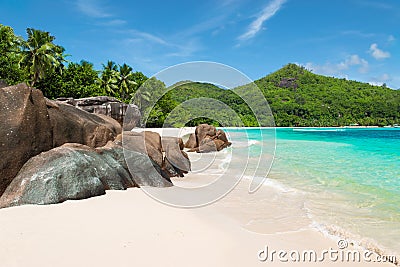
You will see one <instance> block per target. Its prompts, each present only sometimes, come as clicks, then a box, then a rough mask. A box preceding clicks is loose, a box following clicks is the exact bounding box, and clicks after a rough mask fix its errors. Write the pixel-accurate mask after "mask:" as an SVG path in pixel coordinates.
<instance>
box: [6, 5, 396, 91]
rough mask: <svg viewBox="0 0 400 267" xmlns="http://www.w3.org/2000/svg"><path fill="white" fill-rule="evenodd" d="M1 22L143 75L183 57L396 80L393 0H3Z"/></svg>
mask: <svg viewBox="0 0 400 267" xmlns="http://www.w3.org/2000/svg"><path fill="white" fill-rule="evenodd" d="M0 9H1V18H0V23H1V24H4V25H9V26H12V27H13V28H14V29H15V32H16V34H18V35H21V36H23V37H26V35H25V29H26V28H27V27H33V28H37V29H41V30H46V31H49V32H51V33H52V34H53V35H54V36H55V37H56V41H55V43H56V44H59V45H62V46H64V47H65V48H66V53H67V54H71V55H72V56H71V57H69V60H71V61H76V62H79V61H80V60H81V59H85V60H88V61H90V62H92V63H94V64H95V66H96V68H100V67H101V63H105V62H106V61H107V60H113V61H115V62H117V63H119V64H122V63H127V64H129V65H131V66H132V67H133V68H134V70H138V71H142V72H143V73H145V74H146V75H148V76H151V75H153V74H155V73H156V72H158V71H160V70H162V69H164V68H166V67H169V66H171V65H175V64H178V63H183V62H187V61H198V60H200V61H215V62H220V63H223V64H227V65H230V66H232V67H234V68H237V69H238V70H240V71H242V72H243V73H244V74H246V75H248V76H249V77H250V78H251V79H253V80H254V79H258V78H261V77H263V76H265V75H267V74H269V73H271V72H273V71H275V70H277V69H279V68H281V67H282V66H283V65H285V64H287V63H289V62H293V63H298V64H301V65H303V66H305V67H307V68H308V69H311V70H312V71H313V72H315V73H320V74H324V75H328V76H335V77H345V78H348V79H352V80H360V81H364V82H370V83H374V84H382V83H386V84H387V85H388V86H390V87H392V88H396V89H397V88H400V64H399V63H400V61H399V59H400V57H399V54H400V49H399V44H400V31H399V30H400V23H399V22H400V1H398V0H337V1H331V0H286V1H285V0H219V1H208V0H204V1H190V0H188V1H151V0H148V1H143V0H142V1H128V0H118V1H111V0H58V1H54V0H35V1H23V0H2V1H1V7H0Z"/></svg>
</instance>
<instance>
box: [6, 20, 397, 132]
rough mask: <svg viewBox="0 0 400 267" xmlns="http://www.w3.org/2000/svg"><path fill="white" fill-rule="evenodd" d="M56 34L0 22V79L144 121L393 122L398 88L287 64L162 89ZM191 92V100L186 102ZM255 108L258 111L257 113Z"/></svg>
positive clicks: (156, 82)
mask: <svg viewBox="0 0 400 267" xmlns="http://www.w3.org/2000/svg"><path fill="white" fill-rule="evenodd" d="M55 40H56V38H55V37H54V36H53V35H51V34H50V33H49V32H46V31H41V30H37V29H33V28H28V29H27V39H26V40H25V39H23V38H22V37H20V36H17V35H15V33H14V31H13V29H12V28H11V27H9V26H4V25H1V24H0V81H4V82H6V83H7V84H10V85H12V84H17V83H20V82H26V83H28V84H29V85H30V86H34V87H36V88H38V89H40V90H42V92H43V94H44V95H45V96H46V97H48V98H51V99H55V98H60V97H73V98H83V97H90V96H98V95H107V96H112V97H115V98H117V99H120V100H121V101H123V102H126V103H129V102H130V101H131V100H132V101H133V102H134V103H135V104H136V105H137V106H138V107H139V109H140V111H141V112H142V114H143V123H145V124H146V125H147V126H148V127H160V126H163V125H164V123H165V125H167V126H184V125H190V126H193V125H197V124H199V123H202V122H206V123H210V124H215V125H224V126H270V125H271V124H272V123H273V122H272V121H271V120H270V119H271V118H273V119H274V121H275V124H276V126H343V125H350V124H355V125H356V124H358V125H379V126H385V125H393V124H400V90H393V89H390V88H387V86H386V84H383V85H382V86H373V85H370V84H368V83H361V82H357V81H351V80H347V79H344V78H343V79H338V78H334V77H326V76H322V75H317V74H314V73H312V72H311V71H309V70H307V69H305V68H304V67H302V66H298V65H296V64H288V65H286V66H284V67H283V68H281V69H280V70H278V71H276V72H274V73H271V74H269V75H267V76H265V77H263V78H261V79H259V80H256V81H255V82H254V83H252V84H247V85H243V86H240V87H237V88H232V89H231V90H226V89H223V88H220V87H218V86H215V85H213V84H208V83H199V82H192V81H182V82H179V83H178V84H175V85H173V86H171V87H169V88H166V85H165V84H164V83H163V82H162V81H160V80H157V79H156V78H154V77H153V78H151V79H148V77H146V76H145V75H144V74H143V73H142V72H139V71H134V70H133V68H132V67H131V66H129V65H127V64H126V63H123V64H117V63H115V62H113V61H111V60H109V61H107V62H106V63H105V64H103V65H102V68H101V70H96V69H95V67H94V65H93V64H92V63H90V62H88V61H85V60H82V61H80V62H79V63H77V62H70V61H68V55H66V54H65V49H64V47H62V46H60V45H58V44H56V43H55ZM253 90H258V91H261V93H262V95H261V97H259V98H262V96H264V97H265V99H266V100H267V101H268V103H269V106H270V109H271V110H269V109H268V107H266V106H264V104H262V103H264V102H262V101H258V100H259V99H254V100H255V101H251V102H252V103H246V102H245V101H244V100H243V99H242V98H241V97H240V96H239V95H241V96H243V95H251V94H253V93H254V92H255V91H253ZM167 91H168V92H167ZM165 92H167V93H165ZM193 99H198V100H197V101H190V100H193ZM207 99H214V100H218V101H217V102H213V101H210V100H207ZM207 101H208V102H207ZM210 103H211V104H210ZM257 103H259V104H257ZM216 108H218V112H215V109H216ZM260 110H262V112H260ZM200 111H203V113H201V112H200ZM271 111H272V113H271ZM254 112H255V113H258V114H261V117H262V118H261V120H260V116H258V118H256V116H255V115H254ZM216 113H217V114H216ZM199 114H200V115H199ZM201 114H203V115H201ZM215 115H218V116H215Z"/></svg>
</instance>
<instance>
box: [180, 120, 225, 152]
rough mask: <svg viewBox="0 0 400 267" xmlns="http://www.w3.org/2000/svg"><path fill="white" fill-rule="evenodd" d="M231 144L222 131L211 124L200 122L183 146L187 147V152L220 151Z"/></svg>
mask: <svg viewBox="0 0 400 267" xmlns="http://www.w3.org/2000/svg"><path fill="white" fill-rule="evenodd" d="M231 144H232V143H231V142H229V141H228V138H227V136H226V134H225V132H224V131H222V130H218V131H217V130H216V128H215V127H214V126H212V125H208V124H200V125H199V126H197V127H196V130H195V133H194V134H191V135H190V137H189V140H188V141H187V142H186V144H185V147H186V148H189V152H199V153H209V152H216V151H220V150H222V149H224V148H227V147H229V146H230V145H231Z"/></svg>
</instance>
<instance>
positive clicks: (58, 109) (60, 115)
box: [47, 100, 121, 147]
mask: <svg viewBox="0 0 400 267" xmlns="http://www.w3.org/2000/svg"><path fill="white" fill-rule="evenodd" d="M47 102H48V104H47V105H48V114H49V118H50V123H51V130H52V135H53V147H58V146H61V145H63V144H65V143H79V144H84V145H87V146H90V147H101V146H104V145H105V144H107V142H108V141H110V140H114V138H115V137H116V136H117V135H118V134H119V133H121V126H120V125H119V124H118V123H116V122H114V121H111V119H110V118H108V117H101V116H98V115H96V114H91V113H88V112H85V111H83V110H80V109H77V108H75V107H73V106H71V105H68V104H65V103H61V102H55V101H49V100H48V101H47Z"/></svg>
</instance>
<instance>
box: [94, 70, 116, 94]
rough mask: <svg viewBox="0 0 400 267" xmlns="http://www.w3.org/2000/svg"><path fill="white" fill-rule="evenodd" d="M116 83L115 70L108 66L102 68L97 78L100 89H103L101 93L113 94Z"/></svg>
mask: <svg viewBox="0 0 400 267" xmlns="http://www.w3.org/2000/svg"><path fill="white" fill-rule="evenodd" d="M116 83H117V79H116V73H115V71H113V70H110V69H108V68H104V70H103V72H102V73H101V76H100V78H98V79H97V84H98V85H99V87H100V89H102V90H103V93H104V94H108V95H112V96H115V94H116V91H117V89H118V87H117V85H116Z"/></svg>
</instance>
